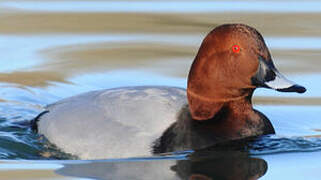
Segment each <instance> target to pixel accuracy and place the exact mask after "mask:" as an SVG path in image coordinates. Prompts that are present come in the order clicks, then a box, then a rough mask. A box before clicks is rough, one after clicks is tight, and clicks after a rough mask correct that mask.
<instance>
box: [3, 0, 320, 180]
mask: <svg viewBox="0 0 321 180" xmlns="http://www.w3.org/2000/svg"><path fill="white" fill-rule="evenodd" d="M320 7H321V1H317V0H310V1H293V0H282V1H254V0H252V1H251V0H248V1H190V0H185V1H183V0H178V1H158V0H154V1H53V0H52V1H41V2H40V1H27V0H16V1H6V0H3V1H1V2H0V52H1V60H0V87H1V88H0V159H2V160H0V179H24V180H25V179H90V178H94V179H151V178H153V179H186V178H192V179H193V178H194V179H197V178H198V179H206V178H212V179H224V178H226V179H227V178H230V179H257V178H259V177H261V179H285V178H286V179H302V178H305V179H319V169H320V168H321V163H320V162H319V161H320V158H319V157H320V155H321V154H320V152H321V151H320V150H321V140H320V136H321V123H320V117H319V113H320V107H321V94H320V92H321V88H320V84H321V81H320V79H321V70H320V69H321V68H320V67H321V61H320V59H321V51H320V49H321V45H320V44H321V43H320V42H321V31H320V27H321V21H320V19H321V9H320ZM232 22H242V23H246V24H249V25H251V26H254V27H256V28H257V29H258V30H259V31H260V32H261V33H262V34H263V36H264V37H265V39H266V43H267V44H268V46H269V48H270V50H271V52H272V55H273V58H274V61H275V63H276V65H277V66H278V68H279V70H280V71H281V72H282V73H284V74H286V76H287V77H288V78H289V79H291V80H293V81H295V82H297V83H298V84H302V85H304V86H305V87H306V88H307V89H308V91H307V93H305V94H303V95H298V94H285V93H278V92H274V91H271V90H267V89H258V90H257V91H256V92H255V99H254V102H255V108H257V109H259V110H260V111H262V112H263V113H264V114H265V115H267V116H268V117H269V119H270V120H271V121H272V124H273V125H274V127H275V129H276V133H277V134H276V135H273V136H266V137H262V138H259V139H256V140H255V141H253V142H252V143H250V144H248V146H246V147H247V148H246V149H233V148H229V149H224V150H223V152H221V151H210V150H204V151H200V152H199V151H197V152H182V153H174V154H167V155H164V156H159V157H138V158H134V157H133V158H129V159H110V160H95V161H82V160H72V159H74V158H75V157H72V156H70V155H68V154H64V153H62V152H59V150H57V149H56V148H55V147H53V146H52V145H50V144H48V142H46V140H45V139H43V138H41V137H39V136H38V135H37V134H34V133H32V132H31V131H30V129H28V128H22V127H17V125H15V124H14V122H19V121H23V120H29V119H32V118H33V117H35V116H36V115H37V114H38V113H39V112H41V111H42V110H43V107H44V106H45V105H46V104H50V103H52V102H55V101H57V100H60V99H62V98H64V97H68V96H72V95H75V94H78V93H81V92H86V91H90V90H96V89H104V88H113V87H119V86H134V85H169V86H178V87H186V76H187V73H188V70H189V67H190V64H191V62H192V60H193V58H194V56H195V54H196V52H197V50H198V47H199V45H200V43H201V41H202V39H203V37H204V36H205V35H206V33H207V32H208V31H210V30H211V29H212V28H214V27H215V26H216V25H218V24H222V23H232ZM227 150H229V151H227Z"/></svg>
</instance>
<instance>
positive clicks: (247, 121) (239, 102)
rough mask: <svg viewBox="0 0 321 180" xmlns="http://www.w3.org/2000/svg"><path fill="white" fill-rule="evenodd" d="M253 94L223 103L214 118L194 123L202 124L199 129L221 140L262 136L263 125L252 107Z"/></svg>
mask: <svg viewBox="0 0 321 180" xmlns="http://www.w3.org/2000/svg"><path fill="white" fill-rule="evenodd" d="M252 94H253V92H251V93H249V95H248V96H246V97H244V98H241V99H236V100H232V101H228V102H225V103H224V104H223V105H222V107H221V109H220V110H219V111H218V112H217V113H216V114H215V116H214V117H213V118H211V119H208V120H206V121H204V122H203V121H202V122H200V121H196V120H194V121H195V123H198V124H203V123H204V125H200V126H199V127H200V128H201V129H203V128H204V129H207V130H210V132H212V134H213V135H215V136H216V137H221V138H223V139H240V138H244V137H251V136H257V135H261V134H263V132H262V129H263V126H264V123H263V122H262V119H261V117H260V115H259V114H257V113H256V112H255V111H254V109H253V107H252V102H251V98H252Z"/></svg>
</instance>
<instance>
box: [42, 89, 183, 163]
mask: <svg viewBox="0 0 321 180" xmlns="http://www.w3.org/2000/svg"><path fill="white" fill-rule="evenodd" d="M186 101H187V99H186V91H185V90H184V89H182V88H177V87H165V86H164V87H161V86H142V87H123V88H115V89H107V90H100V91H92V92H88V93H84V94H80V95H77V96H73V97H70V98H67V99H63V100H61V101H58V102H56V103H55V104H51V105H49V106H47V107H46V111H45V112H47V113H44V114H43V115H41V116H40V117H39V119H38V120H37V121H38V122H37V127H38V132H39V133H40V134H43V135H44V136H45V137H46V138H47V139H48V140H49V141H50V142H51V143H54V144H55V145H56V146H57V147H59V148H60V149H61V150H63V151H64V152H68V153H71V154H73V155H76V156H78V157H79V158H81V159H101V158H106V157H117V158H122V157H130V156H133V155H136V156H146V155H151V152H152V146H151V145H152V144H153V141H155V140H156V139H157V138H158V137H160V136H161V135H162V133H163V131H165V130H166V129H167V128H168V127H169V126H170V125H171V124H172V123H173V122H175V121H176V117H177V114H178V113H179V111H180V109H181V108H182V107H183V106H184V104H186V103H187V102H186Z"/></svg>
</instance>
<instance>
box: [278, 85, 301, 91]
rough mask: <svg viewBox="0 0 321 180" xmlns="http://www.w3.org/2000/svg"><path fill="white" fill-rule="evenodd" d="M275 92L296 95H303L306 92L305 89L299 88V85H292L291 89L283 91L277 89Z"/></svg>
mask: <svg viewBox="0 0 321 180" xmlns="http://www.w3.org/2000/svg"><path fill="white" fill-rule="evenodd" d="M277 91H280V92H297V93H304V92H305V91H306V89H305V87H303V86H300V85H297V84H295V85H293V86H291V87H288V88H284V89H277Z"/></svg>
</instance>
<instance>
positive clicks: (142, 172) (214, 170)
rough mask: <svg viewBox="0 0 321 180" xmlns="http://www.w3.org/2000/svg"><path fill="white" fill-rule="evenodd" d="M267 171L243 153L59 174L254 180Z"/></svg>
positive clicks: (82, 167)
mask: <svg viewBox="0 0 321 180" xmlns="http://www.w3.org/2000/svg"><path fill="white" fill-rule="evenodd" d="M266 171H267V162H266V161H265V160H263V159H260V158H253V157H250V156H249V155H248V153H246V152H240V151H208V150H204V151H199V152H194V153H192V154H190V155H188V156H186V158H185V159H183V160H177V159H176V158H174V157H172V158H170V157H163V158H162V157H160V158H159V159H156V158H154V159H140V160H139V159H136V160H134V161H131V160H130V159H129V160H128V159H127V160H126V161H125V162H124V161H119V160H118V161H117V160H115V161H108V160H102V161H89V162H88V163H79V164H78V163H69V164H65V165H64V167H63V168H61V169H59V170H57V171H56V172H57V173H58V174H61V175H64V176H74V177H86V178H94V179H106V180H107V179H119V180H121V179H142V180H144V179H146V180H147V179H148V180H150V179H166V180H176V179H177V180H179V179H189V180H211V179H213V180H214V179H215V180H254V179H258V178H259V177H262V176H263V175H264V174H265V173H266Z"/></svg>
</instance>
